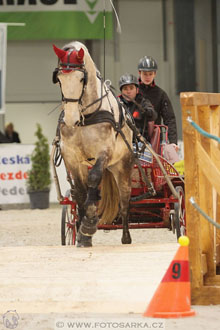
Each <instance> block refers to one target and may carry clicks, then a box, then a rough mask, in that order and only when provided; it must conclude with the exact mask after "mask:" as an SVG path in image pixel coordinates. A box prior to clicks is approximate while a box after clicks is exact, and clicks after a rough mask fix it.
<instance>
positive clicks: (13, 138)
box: [5, 131, 21, 143]
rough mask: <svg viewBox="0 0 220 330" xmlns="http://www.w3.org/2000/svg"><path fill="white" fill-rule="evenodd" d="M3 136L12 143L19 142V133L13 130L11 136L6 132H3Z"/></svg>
mask: <svg viewBox="0 0 220 330" xmlns="http://www.w3.org/2000/svg"><path fill="white" fill-rule="evenodd" d="M5 136H6V138H7V139H8V140H9V142H10V143H13V142H17V143H21V141H20V138H19V135H18V133H17V132H15V131H14V132H13V133H12V136H9V135H8V134H7V133H5Z"/></svg>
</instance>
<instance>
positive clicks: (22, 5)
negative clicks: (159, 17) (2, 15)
mask: <svg viewBox="0 0 220 330" xmlns="http://www.w3.org/2000/svg"><path fill="white" fill-rule="evenodd" d="M104 9H105V10H106V11H111V10H112V7H111V3H110V1H109V0H29V1H28V0H19V1H7V0H0V12H31V11H69V10H71V11H85V12H86V11H88V10H89V11H98V12H102V11H103V10H104Z"/></svg>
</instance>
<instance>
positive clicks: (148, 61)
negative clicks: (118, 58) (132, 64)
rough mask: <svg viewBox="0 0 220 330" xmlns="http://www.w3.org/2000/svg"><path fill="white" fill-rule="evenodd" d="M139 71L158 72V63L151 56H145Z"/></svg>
mask: <svg viewBox="0 0 220 330" xmlns="http://www.w3.org/2000/svg"><path fill="white" fill-rule="evenodd" d="M138 70H139V71H157V62H156V61H155V60H154V59H153V57H151V56H144V57H142V58H141V59H140V61H139V64H138Z"/></svg>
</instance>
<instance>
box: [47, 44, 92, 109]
mask: <svg viewBox="0 0 220 330" xmlns="http://www.w3.org/2000/svg"><path fill="white" fill-rule="evenodd" d="M73 51H74V49H70V50H69V51H68V55H67V62H66V63H65V62H59V63H58V65H59V67H58V68H56V69H55V70H54V76H53V82H54V83H57V82H59V84H60V89H61V93H62V101H63V102H65V103H68V102H78V103H79V104H82V97H83V94H84V91H85V88H86V85H87V82H88V72H87V71H86V69H85V63H81V64H79V63H77V64H75V63H70V55H71V54H72V52H73ZM64 70H65V71H69V72H71V71H80V72H82V73H83V78H82V79H81V80H80V82H82V83H83V85H82V91H81V95H80V97H79V98H78V99H73V98H67V97H65V96H64V95H63V92H62V88H61V82H60V80H59V78H58V76H57V75H58V73H59V72H60V71H64Z"/></svg>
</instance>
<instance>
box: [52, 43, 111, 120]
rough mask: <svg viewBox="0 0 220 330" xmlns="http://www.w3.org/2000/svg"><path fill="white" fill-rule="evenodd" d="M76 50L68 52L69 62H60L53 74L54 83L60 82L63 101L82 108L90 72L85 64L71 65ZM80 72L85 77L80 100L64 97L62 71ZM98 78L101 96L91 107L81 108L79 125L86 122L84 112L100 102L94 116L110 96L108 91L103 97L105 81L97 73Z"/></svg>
mask: <svg viewBox="0 0 220 330" xmlns="http://www.w3.org/2000/svg"><path fill="white" fill-rule="evenodd" d="M74 50H75V49H70V50H69V51H68V54H67V62H59V63H58V65H59V67H58V68H56V69H55V70H54V74H53V82H54V83H57V82H59V84H60V89H61V93H62V101H63V102H65V103H69V102H70V103H75V102H78V104H79V105H81V106H82V97H83V95H84V92H85V89H86V86H87V83H88V71H87V70H86V69H85V63H81V64H79V63H77V64H75V63H70V55H71V54H72V52H73V51H74ZM64 70H65V71H69V72H71V71H80V72H82V73H83V77H82V79H81V80H80V82H81V83H82V84H83V85H82V91H81V94H80V96H79V98H77V99H74V98H67V97H65V96H64V94H63V92H62V86H61V82H60V80H59V78H58V73H59V72H60V71H64ZM97 77H98V78H99V79H100V80H101V96H100V97H99V98H98V99H96V100H95V101H93V102H92V103H90V104H89V105H86V106H85V107H84V108H81V109H80V122H78V123H77V124H82V123H83V121H84V114H83V113H84V112H85V111H86V110H87V109H88V108H89V107H91V106H92V105H94V104H96V103H98V102H100V104H99V105H98V108H97V109H96V110H95V111H94V114H95V113H96V112H97V111H99V110H100V108H101V105H102V100H103V98H104V97H106V96H107V95H108V91H106V93H105V94H104V95H103V80H102V79H101V77H100V76H99V75H98V73H97Z"/></svg>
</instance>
